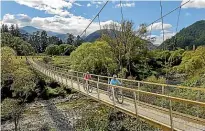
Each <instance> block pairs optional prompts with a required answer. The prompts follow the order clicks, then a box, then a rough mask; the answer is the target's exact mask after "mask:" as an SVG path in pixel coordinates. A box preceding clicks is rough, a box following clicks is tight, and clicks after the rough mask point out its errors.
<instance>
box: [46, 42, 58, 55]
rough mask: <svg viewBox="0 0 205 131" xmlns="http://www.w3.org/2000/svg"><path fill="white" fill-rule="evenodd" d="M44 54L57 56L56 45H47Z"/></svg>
mask: <svg viewBox="0 0 205 131" xmlns="http://www.w3.org/2000/svg"><path fill="white" fill-rule="evenodd" d="M45 53H46V54H47V55H58V54H59V50H58V45H53V44H51V45H49V46H48V47H46V51H45Z"/></svg>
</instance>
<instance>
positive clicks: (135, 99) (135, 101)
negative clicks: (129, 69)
mask: <svg viewBox="0 0 205 131" xmlns="http://www.w3.org/2000/svg"><path fill="white" fill-rule="evenodd" d="M134 105H135V114H136V116H138V112H137V97H136V92H134Z"/></svg>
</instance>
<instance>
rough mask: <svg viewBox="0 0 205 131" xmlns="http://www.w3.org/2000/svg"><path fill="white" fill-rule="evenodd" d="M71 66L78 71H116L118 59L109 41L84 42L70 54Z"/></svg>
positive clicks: (105, 72) (98, 72)
mask: <svg viewBox="0 0 205 131" xmlns="http://www.w3.org/2000/svg"><path fill="white" fill-rule="evenodd" d="M70 61H71V68H72V69H74V70H78V71H83V72H85V71H90V72H92V73H96V74H104V75H105V74H106V75H107V74H111V73H114V72H116V70H115V69H116V67H117V64H116V61H115V59H114V54H113V52H112V49H111V48H110V47H109V45H108V44H107V42H104V41H101V42H100V41H96V42H94V43H92V44H91V43H83V44H82V45H80V46H79V47H78V48H77V49H76V50H75V51H73V52H72V53H71V55H70Z"/></svg>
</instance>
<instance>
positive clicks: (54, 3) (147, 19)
mask: <svg viewBox="0 0 205 131" xmlns="http://www.w3.org/2000/svg"><path fill="white" fill-rule="evenodd" d="M186 1H187V0H181V1H173V0H172V1H163V0H162V13H163V14H166V13H167V12H169V11H171V10H173V9H174V8H176V7H178V6H180V5H181V4H183V3H184V2H186ZM104 4H105V1H75V0H15V1H1V17H0V22H1V23H3V24H9V25H10V24H18V26H19V27H23V26H33V27H36V28H39V29H44V30H46V31H53V32H58V33H63V34H66V33H72V34H74V35H76V36H77V35H80V34H81V33H82V31H83V30H84V29H85V28H86V26H87V25H88V24H89V23H90V21H91V20H92V18H93V17H94V16H95V15H96V14H97V13H98V11H99V10H100V9H101V8H102V6H103V5H104ZM121 6H122V12H123V18H124V19H125V20H131V21H132V22H133V23H134V30H137V29H139V25H140V24H142V23H146V24H150V23H152V22H153V21H155V20H156V19H158V18H160V16H161V12H160V1H154V0H152V1H128V0H126V1H122V4H121ZM121 6H120V1H117V0H115V1H109V2H108V4H107V5H106V6H105V8H104V9H103V10H102V12H101V13H100V15H99V19H100V25H101V27H102V28H103V26H104V25H107V24H110V23H112V22H116V23H120V21H121V18H122V17H121ZM178 14H179V10H176V11H175V12H173V13H171V14H170V15H168V16H166V17H165V18H164V19H163V21H164V22H163V23H164V24H163V27H164V38H165V39H168V38H170V37H171V36H173V35H175V34H176V32H178V31H180V30H181V29H182V28H185V27H187V26H189V25H191V24H193V23H194V22H196V21H199V20H205V0H192V1H191V2H189V3H188V4H186V5H185V6H183V7H182V8H181V12H180V17H179V24H178V29H177V30H176V28H177V26H176V25H177V17H178ZM99 29H100V26H99V21H98V19H96V20H95V21H94V22H93V23H92V24H91V26H90V27H89V28H88V29H87V31H86V34H84V35H88V34H90V33H92V32H94V31H96V30H99ZM147 29H148V31H149V35H150V36H154V37H156V41H155V42H154V44H156V45H158V44H161V43H162V42H163V31H162V22H161V20H159V21H157V22H155V23H154V24H153V25H152V28H151V26H149V27H147ZM151 29H152V30H151Z"/></svg>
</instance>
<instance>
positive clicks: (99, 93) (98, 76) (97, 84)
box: [97, 76, 100, 100]
mask: <svg viewBox="0 0 205 131" xmlns="http://www.w3.org/2000/svg"><path fill="white" fill-rule="evenodd" d="M99 81H100V78H99V76H98V82H97V93H98V100H100V92H99Z"/></svg>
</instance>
